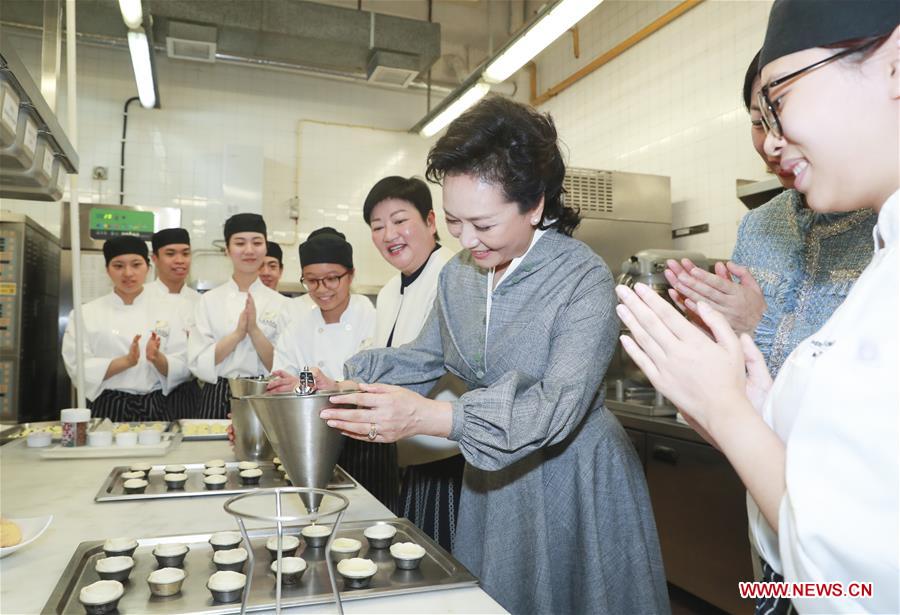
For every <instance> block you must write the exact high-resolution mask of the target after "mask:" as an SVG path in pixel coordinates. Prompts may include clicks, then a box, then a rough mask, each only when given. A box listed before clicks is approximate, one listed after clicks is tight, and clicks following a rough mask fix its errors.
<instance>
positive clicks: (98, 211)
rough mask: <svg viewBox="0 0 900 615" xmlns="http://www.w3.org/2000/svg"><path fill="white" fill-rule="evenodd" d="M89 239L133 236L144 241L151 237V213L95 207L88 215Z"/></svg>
mask: <svg viewBox="0 0 900 615" xmlns="http://www.w3.org/2000/svg"><path fill="white" fill-rule="evenodd" d="M89 224H90V232H91V239H110V238H111V237H118V236H119V235H135V236H137V237H140V238H141V239H143V240H145V241H149V240H150V239H151V238H152V237H153V212H152V211H135V210H133V209H107V208H104V207H95V208H93V209H91V215H90V222H89Z"/></svg>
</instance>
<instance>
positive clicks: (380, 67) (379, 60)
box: [366, 49, 419, 88]
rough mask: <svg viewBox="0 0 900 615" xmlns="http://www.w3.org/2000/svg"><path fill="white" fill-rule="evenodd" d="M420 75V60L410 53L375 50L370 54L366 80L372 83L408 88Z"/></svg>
mask: <svg viewBox="0 0 900 615" xmlns="http://www.w3.org/2000/svg"><path fill="white" fill-rule="evenodd" d="M418 74H419V59H418V58H417V57H416V56H413V55H409V54H408V53H399V52H396V51H387V50H385V49H373V50H372V52H371V53H370V54H369V65H368V67H367V69H366V79H367V80H368V81H369V82H370V83H377V84H379V85H390V86H395V87H399V88H405V87H407V86H408V85H409V84H410V83H411V82H412V80H413V79H415V78H416V75H418Z"/></svg>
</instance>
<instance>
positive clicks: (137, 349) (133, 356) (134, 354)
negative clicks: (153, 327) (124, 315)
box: [125, 335, 141, 367]
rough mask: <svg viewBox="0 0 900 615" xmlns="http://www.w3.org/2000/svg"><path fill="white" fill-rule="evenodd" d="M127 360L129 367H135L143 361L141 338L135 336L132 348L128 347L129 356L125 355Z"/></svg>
mask: <svg viewBox="0 0 900 615" xmlns="http://www.w3.org/2000/svg"><path fill="white" fill-rule="evenodd" d="M125 360H126V362H127V363H128V366H129V367H134V366H135V365H137V364H138V361H140V360H141V336H140V335H135V336H134V339H132V340H131V346H129V347H128V354H127V355H125Z"/></svg>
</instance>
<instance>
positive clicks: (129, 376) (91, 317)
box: [62, 287, 190, 401]
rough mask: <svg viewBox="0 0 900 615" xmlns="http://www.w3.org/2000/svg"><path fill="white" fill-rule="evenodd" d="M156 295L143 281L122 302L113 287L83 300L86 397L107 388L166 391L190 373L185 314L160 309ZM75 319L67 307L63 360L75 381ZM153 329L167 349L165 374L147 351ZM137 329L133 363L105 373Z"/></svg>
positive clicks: (94, 397) (82, 328)
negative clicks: (129, 301) (129, 298)
mask: <svg viewBox="0 0 900 615" xmlns="http://www.w3.org/2000/svg"><path fill="white" fill-rule="evenodd" d="M158 301H159V296H158V294H157V293H156V292H155V291H152V290H148V289H147V288H146V287H144V290H143V291H142V292H141V294H140V295H138V296H137V297H135V299H134V302H133V303H132V304H131V305H126V304H125V303H124V302H123V301H122V299H121V298H120V297H119V295H117V294H116V293H115V292H111V293H109V294H108V295H104V296H102V297H100V298H98V299H94V300H93V301H91V302H90V303H87V304H85V305H84V307H83V308H82V310H81V314H82V319H83V321H84V324H83V326H82V327H81V336H82V339H83V342H82V344H83V348H84V384H85V391H84V394H85V397H87V398H88V399H89V400H91V401H93V400H95V399H97V397H98V396H99V395H100V394H101V393H102V392H103V391H105V390H107V389H112V390H117V391H124V392H126V393H134V394H136V395H143V394H146V393H152V392H153V391H157V390H162V392H163V394H165V395H167V394H168V393H169V391H171V390H172V389H174V388H175V387H177V386H178V385H179V384H181V383H182V382H184V381H186V380H187V379H188V378H190V372H189V371H188V367H187V335H186V326H185V322H184V319H183V317H182V316H181V315H179V314H178V313H176V312H171V313H166V314H161V313H160V312H159V309H158V305H157V303H158ZM74 323H75V312H74V310H73V311H72V312H70V313H69V322H68V324H67V325H66V332H65V334H64V335H63V345H62V356H63V362H64V363H65V365H66V371H67V372H68V373H69V376H70V377H71V378H72V380H73V382H74V381H75V378H76V374H75V372H76V358H75V353H76V351H75V330H74V329H75V325H74ZM154 331H155V332H156V334H157V335H158V336H159V337H160V346H159V349H160V350H161V351H162V353H163V354H165V355H166V360H167V362H168V368H169V369H168V375H166V376H163V375H162V374H160V373H159V372H158V371H157V369H156V367H155V366H154V365H153V364H152V363H150V362H149V361H148V360H147V357H146V354H145V353H146V349H147V342H148V341H149V340H150V334H151V333H152V332H154ZM135 335H140V336H141V340H140V349H141V354H140V358H139V359H138V363H137V365H135V366H134V367H129V368H128V369H126V370H125V371H122V372H120V373H118V374H116V375H115V376H112V377H111V378H106V379H104V376H105V375H106V370H107V369H108V368H109V364H110V363H111V362H112V360H113V359H116V358H118V357H121V356H123V355H127V354H128V351H129V349H130V348H131V341H132V340H133V339H134V336H135Z"/></svg>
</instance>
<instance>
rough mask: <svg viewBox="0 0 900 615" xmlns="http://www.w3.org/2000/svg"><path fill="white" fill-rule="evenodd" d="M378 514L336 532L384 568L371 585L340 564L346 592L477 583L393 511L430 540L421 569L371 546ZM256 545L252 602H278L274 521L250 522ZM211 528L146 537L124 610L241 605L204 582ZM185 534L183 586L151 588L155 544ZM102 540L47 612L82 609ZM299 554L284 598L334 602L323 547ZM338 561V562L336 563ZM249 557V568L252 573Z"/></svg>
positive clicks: (295, 530) (88, 547)
mask: <svg viewBox="0 0 900 615" xmlns="http://www.w3.org/2000/svg"><path fill="white" fill-rule="evenodd" d="M373 523H375V522H374V521H356V522H345V523H342V524H341V526H340V528H339V529H338V532H337V537H340V538H355V539H356V540H359V541H360V542H361V543H362V545H363V546H362V550H361V552H360V557H363V558H368V559H370V560H372V561H374V562H375V563H376V565H377V566H378V571H377V572H376V573H375V575H374V577H372V580H371V584H370V585H369V587H368V588H366V589H351V588H350V587H349V586H348V585H347V584H346V583H345V580H344V579H342V578H341V576H340V575H338V574H337V572H335V575H336V581H337V586H338V589H339V590H340V592H341V599H342V600H357V599H362V598H370V597H376V596H389V595H397V594H412V593H420V592H426V591H433V590H437V589H450V588H454V587H469V586H473V585H477V583H478V581H477V579H476V578H475V577H474V576H472V575H471V574H470V573H469V571H468V570H466V569H465V568H464V567H463V566H462V564H460V563H459V562H458V561H456V560H455V559H454V558H453V557H452V556H451V555H450V554H449V553H447V552H446V551H444V550H443V549H442V548H441V547H440V546H439V545H438V544H436V543H435V542H434V541H432V540H431V539H430V538H428V537H427V536H426V535H425V534H424V533H423V532H422V531H421V530H419V529H418V528H417V527H415V526H414V525H413V524H412V523H410V522H409V521H408V520H406V519H387V520H384V521H383V523H387V524H390V525H392V526H394V527H396V528H397V534H396V536H395V537H394V541H396V542H414V543H417V544H420V545H422V547H424V548H425V557H424V558H423V560H422V563H421V564H420V566H419V568H418V569H416V570H401V569H399V568H397V566H396V564H395V562H394V560H393V558H392V557H391V554H390V552H389V551H388V550H387V549H371V548H369V546H368V544H367V543H366V540H365V538H364V536H363V531H364V530H365V529H366V528H367V527H369V526H370V525H372V524H373ZM299 530H300V528H299V527H288V528H286V533H287V534H290V535H295V536H299ZM248 533H249V535H250V541H251V548H252V549H253V554H254V556H255V558H256V562H255V565H254V569H253V576H252V579H250V594H249V596H248V602H247V608H248V610H253V611H259V610H266V609H272V608H273V607H274V605H275V591H274V590H275V575H274V574H273V573H272V572H271V570H270V558H269V554H268V553H267V552H266V540H267V539H268V538H269V537H271V536H273V535H274V534H275V529H274V528H264V529H257V530H249V531H248ZM209 537H210V534H190V535H185V536H164V537H158V538H140V539H138V542H139V543H140V546H139V547H138V549H137V551H135V553H134V556H133V557H134V560H135V567H134V569H133V570H132V572H131V576H130V579H129V581H128V582H127V583H125V595H124V596H122V598H121V600H120V601H119V612H121V613H149V614H154V613H216V614H220V613H239V612H240V608H241V604H240V602H235V603H230V604H221V603H217V602H214V601H213V599H212V596H211V595H210V591H209V590H208V589H207V587H206V583H207V581H208V580H209V577H210V576H211V575H212V574H213V573H214V572H216V568H215V566H214V565H213V562H212V554H213V550H212V547H211V546H210V545H209V543H208V540H209ZM171 542H182V543H185V544H187V545H188V547H189V548H190V551H189V552H188V555H187V558H186V559H185V561H184V571H185V572H186V573H187V577H186V578H185V580H184V583H183V585H182V587H181V591H180V592H179V593H177V594H175V595H173V596H169V597H166V598H159V597H154V596H152V595H151V594H150V588H149V586H148V584H147V577H148V576H150V573H151V572H153V571H154V570H156V568H157V563H156V559H155V558H154V557H153V553H152V551H153V548H154V547H155V546H156V545H158V544H162V543H171ZM102 546H103V541H99V540H95V541H89V542H82V543H81V544H80V545H78V547H77V548H76V550H75V553H74V555H73V556H72V558H71V560H70V561H69V563H68V565H67V566H66V568H65V572H64V573H63V575H62V577H61V578H60V579H59V582H58V583H57V584H56V587H55V589H54V590H53V593H52V594H51V596H50V599H49V600H48V601H47V604H46V605H44V608H43V611H42V612H43V613H57V614H68V613H78V614H80V613H84V607H82V605H81V604H80V603H79V602H78V594H79V592H80V591H81V588H82V587H84V586H85V585H90V584H91V583H93V582H94V581H97V580H98V579H99V577H98V576H97V573H96V572H95V571H94V566H95V565H96V561H97V560H98V559H100V558H102V557H103V556H104V555H103V550H102ZM298 555H299V557H302V558H303V559H304V560H306V563H307V569H306V571H305V573H304V574H303V575H302V577H301V578H300V580H299V582H298V583H296V584H293V585H288V584H283V585H282V601H283V602H282V606H285V607H288V606H300V605H308V604H327V603H333V601H334V596H333V595H332V593H331V585H330V583H329V580H328V568H327V566H328V564H327V562H326V561H325V549H324V548H318V549H315V548H311V547H308V546H307V545H306V544H305V542H304V541H303V539H302V537H301V541H300V548H299V549H298ZM334 565H335V566H336V563H335V564H334ZM249 569H250V565H249V562H248V563H247V566H246V567H245V570H244V572H245V573H247V574H249Z"/></svg>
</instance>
